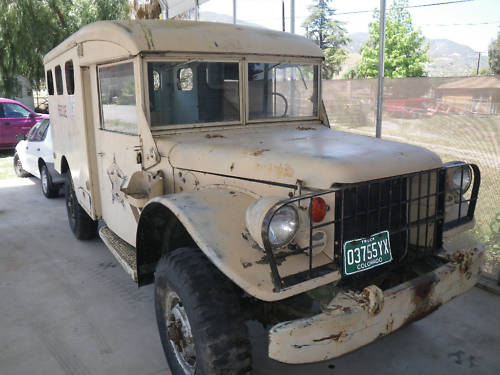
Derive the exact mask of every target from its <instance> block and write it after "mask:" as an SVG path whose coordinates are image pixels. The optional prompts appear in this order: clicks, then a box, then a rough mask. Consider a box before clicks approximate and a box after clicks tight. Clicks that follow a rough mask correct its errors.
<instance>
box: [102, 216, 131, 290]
mask: <svg viewBox="0 0 500 375" xmlns="http://www.w3.org/2000/svg"><path fill="white" fill-rule="evenodd" d="M99 236H100V237H101V239H102V240H103V242H104V244H105V245H106V246H107V248H108V249H109V251H111V254H113V256H114V257H115V258H116V260H117V261H118V263H120V264H121V266H122V267H123V268H124V269H125V271H126V272H127V273H128V274H129V275H130V276H131V277H132V280H134V281H135V282H137V252H136V249H135V247H133V246H132V245H130V244H128V243H127V242H125V241H123V240H122V239H121V238H120V237H118V236H117V235H116V234H115V233H114V232H113V231H112V230H111V229H109V228H108V227H107V226H106V225H105V226H103V227H102V228H101V229H99Z"/></svg>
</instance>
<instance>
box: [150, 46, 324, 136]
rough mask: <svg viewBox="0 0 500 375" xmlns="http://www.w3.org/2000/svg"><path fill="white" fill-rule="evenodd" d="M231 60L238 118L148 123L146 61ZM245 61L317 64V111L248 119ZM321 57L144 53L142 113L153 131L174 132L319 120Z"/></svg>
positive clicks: (246, 67)
mask: <svg viewBox="0 0 500 375" xmlns="http://www.w3.org/2000/svg"><path fill="white" fill-rule="evenodd" d="M193 61H197V62H198V61H199V62H215V63H217V62H224V63H226V62H233V63H238V65H239V102H240V119H239V121H224V122H204V123H194V124H171V125H157V126H151V112H150V107H149V103H150V102H149V80H148V63H149V62H186V63H188V62H193ZM248 63H275V64H311V65H317V66H318V72H319V73H318V103H317V105H318V107H317V108H318V113H317V115H316V116H308V117H270V118H264V119H256V120H249V113H248V106H249V92H248ZM321 63H322V59H321V58H312V57H286V58H284V57H283V56H268V55H251V56H248V55H235V54H220V53H219V54H195V53H193V54H178V53H158V54H145V55H143V56H141V69H142V73H141V77H142V82H143V85H142V96H143V98H144V101H143V103H144V104H143V105H144V115H145V116H146V119H147V121H148V126H149V129H150V131H151V132H153V133H159V132H161V133H164V132H168V131H173V132H176V131H178V130H190V129H191V130H192V129H196V128H221V127H222V128H224V127H242V126H248V125H257V124H260V125H263V124H266V123H270V124H275V123H283V122H305V121H311V120H316V121H319V120H320V104H321Z"/></svg>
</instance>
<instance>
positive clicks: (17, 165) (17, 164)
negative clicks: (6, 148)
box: [14, 152, 30, 177]
mask: <svg viewBox="0 0 500 375" xmlns="http://www.w3.org/2000/svg"><path fill="white" fill-rule="evenodd" d="M14 172H15V173H16V176H17V177H28V176H29V175H30V174H29V173H28V172H26V171H25V170H24V169H23V164H22V163H21V159H19V155H18V154H17V152H16V153H15V154H14Z"/></svg>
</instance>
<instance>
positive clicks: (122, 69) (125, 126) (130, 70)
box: [99, 62, 137, 134]
mask: <svg viewBox="0 0 500 375" xmlns="http://www.w3.org/2000/svg"><path fill="white" fill-rule="evenodd" d="M99 89H100V99H101V100H100V105H101V121H102V128H103V129H106V130H111V131H115V132H120V133H126V134H137V107H136V102H135V79H134V65H133V64H132V63H131V62H127V63H124V64H117V65H112V66H104V67H99Z"/></svg>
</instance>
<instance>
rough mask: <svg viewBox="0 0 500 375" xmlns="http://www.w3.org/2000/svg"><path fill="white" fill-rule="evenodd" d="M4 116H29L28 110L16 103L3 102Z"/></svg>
mask: <svg viewBox="0 0 500 375" xmlns="http://www.w3.org/2000/svg"><path fill="white" fill-rule="evenodd" d="M3 112H4V117H5V118H19V117H29V115H30V113H31V112H30V111H28V110H27V109H26V108H24V107H22V106H20V105H19V104H16V103H3Z"/></svg>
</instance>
